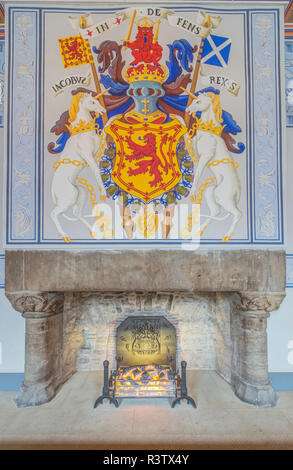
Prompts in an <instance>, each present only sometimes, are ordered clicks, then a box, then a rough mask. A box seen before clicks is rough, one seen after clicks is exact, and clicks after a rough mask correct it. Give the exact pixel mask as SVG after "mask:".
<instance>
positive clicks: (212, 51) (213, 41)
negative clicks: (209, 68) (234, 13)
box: [201, 34, 231, 67]
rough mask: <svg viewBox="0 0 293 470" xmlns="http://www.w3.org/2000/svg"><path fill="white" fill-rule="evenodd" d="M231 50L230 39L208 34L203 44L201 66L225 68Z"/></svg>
mask: <svg viewBox="0 0 293 470" xmlns="http://www.w3.org/2000/svg"><path fill="white" fill-rule="evenodd" d="M230 49H231V39H229V38H223V37H222V36H214V35H213V34H210V35H209V36H208V37H207V38H206V39H205V43H204V48H203V52H202V59H201V63H202V64H208V65H216V66H217V67H227V64H228V60H229V55H230Z"/></svg>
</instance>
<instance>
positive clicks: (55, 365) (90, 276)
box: [5, 249, 286, 406]
mask: <svg viewBox="0 0 293 470" xmlns="http://www.w3.org/2000/svg"><path fill="white" fill-rule="evenodd" d="M5 264H6V274H5V285H6V288H5V289H6V296H7V298H8V299H9V300H10V302H11V304H12V306H13V307H14V308H15V310H17V311H19V312H21V313H22V314H23V316H24V317H25V319H26V353H25V354H26V358H25V379H24V383H23V386H22V389H21V391H20V394H19V395H18V397H17V399H16V402H17V405H18V406H34V405H40V404H42V403H45V402H47V401H49V400H50V399H52V398H53V397H54V396H55V394H56V390H57V389H58V387H59V386H60V385H61V384H62V383H63V382H64V381H65V380H67V378H68V377H67V376H66V374H65V372H64V370H63V368H62V354H63V350H62V328H63V314H62V311H63V302H64V293H69V292H117V293H119V292H176V291H177V292H186V293H190V292H199V293H201V292H213V293H215V292H217V293H223V294H227V295H229V297H231V294H233V296H232V301H231V310H232V313H231V325H232V327H231V342H232V344H233V347H232V349H233V357H232V364H231V370H232V374H231V377H232V379H231V385H232V386H233V387H234V389H235V393H236V395H237V396H238V397H239V398H241V399H242V400H244V401H246V402H248V403H251V404H254V405H256V406H274V405H275V404H276V394H275V392H274V391H273V390H272V388H271V384H270V381H269V378H268V365H267V333H266V320H267V317H268V316H269V313H270V312H271V311H273V310H277V309H278V308H279V306H280V304H281V302H282V300H283V298H284V297H285V282H286V258H285V252H284V251H269V250H266V251H263V250H231V251H226V250H208V251H205V250H197V251H184V250H175V249H174V250H168V251H167V250H156V249H153V250H125V251H112V250H111V251H110V250H109V251H84V252H78V251H59V250H58V251H57V250H56V251H52V250H50V251H26V250H24V251H7V252H6V263H5Z"/></svg>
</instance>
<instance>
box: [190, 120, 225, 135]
mask: <svg viewBox="0 0 293 470" xmlns="http://www.w3.org/2000/svg"><path fill="white" fill-rule="evenodd" d="M194 127H195V129H196V130H198V131H206V132H210V133H211V134H216V135H219V136H220V135H221V134H222V132H223V129H224V127H225V125H224V126H217V125H216V124H215V123H214V121H213V120H212V119H211V120H210V121H207V122H203V121H202V120H201V119H199V118H196V122H195V125H194Z"/></svg>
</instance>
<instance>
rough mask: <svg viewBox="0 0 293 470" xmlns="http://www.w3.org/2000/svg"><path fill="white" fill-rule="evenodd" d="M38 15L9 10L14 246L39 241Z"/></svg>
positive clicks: (10, 215) (10, 191)
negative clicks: (37, 198)
mask: <svg viewBox="0 0 293 470" xmlns="http://www.w3.org/2000/svg"><path fill="white" fill-rule="evenodd" d="M37 35H38V12H37V11H35V10H27V9H22V10H21V11H19V10H11V11H9V35H8V48H9V51H10V57H9V62H8V70H9V79H8V83H9V84H11V83H13V86H9V87H8V103H9V108H8V116H7V131H8V149H7V161H8V168H7V177H8V182H9V183H8V192H7V194H8V201H7V203H8V212H7V215H8V220H7V228H8V230H9V239H10V241H11V243H16V242H20V241H21V242H25V241H34V242H36V241H37V238H36V205H37V201H36V194H37V188H36V184H34V181H35V175H36V170H37V168H36V166H37V162H36V158H35V155H38V127H37V122H36V120H37V116H38V110H37V104H38V103H37V93H38V83H37V70H38V60H37V57H38V42H37Z"/></svg>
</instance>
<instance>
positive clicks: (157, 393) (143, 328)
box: [94, 316, 196, 408]
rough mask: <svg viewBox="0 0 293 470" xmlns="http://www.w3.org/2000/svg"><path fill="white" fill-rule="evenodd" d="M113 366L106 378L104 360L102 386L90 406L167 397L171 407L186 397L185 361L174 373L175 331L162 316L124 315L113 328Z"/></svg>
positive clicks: (107, 362) (190, 400)
mask: <svg viewBox="0 0 293 470" xmlns="http://www.w3.org/2000/svg"><path fill="white" fill-rule="evenodd" d="M116 350H117V357H116V360H117V369H116V370H114V371H112V372H111V374H110V377H109V361H107V360H106V361H104V386H103V393H102V395H101V396H100V397H99V398H98V399H97V400H96V402H95V404H94V408H96V407H97V406H98V405H99V404H101V403H103V400H104V399H109V400H110V403H113V404H114V405H115V406H116V407H118V406H119V402H120V401H121V400H122V398H169V399H171V400H172V403H171V406H172V408H174V406H175V405H176V404H177V403H180V401H181V400H182V399H186V400H187V403H189V404H191V405H192V406H193V407H194V408H196V404H195V402H194V400H193V399H192V398H191V397H189V396H188V393H187V386H186V366H187V363H186V362H185V361H182V362H181V377H180V374H179V373H178V372H176V331H175V328H174V326H173V325H172V324H171V323H170V322H169V321H168V320H167V319H166V318H164V317H163V316H160V317H155V316H152V317H145V316H143V317H128V318H127V319H126V320H124V321H123V322H122V323H121V325H120V326H119V327H118V328H117V344H116Z"/></svg>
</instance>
